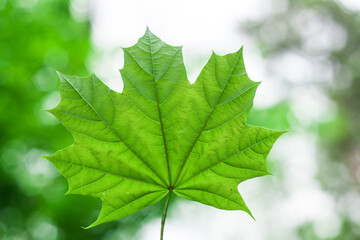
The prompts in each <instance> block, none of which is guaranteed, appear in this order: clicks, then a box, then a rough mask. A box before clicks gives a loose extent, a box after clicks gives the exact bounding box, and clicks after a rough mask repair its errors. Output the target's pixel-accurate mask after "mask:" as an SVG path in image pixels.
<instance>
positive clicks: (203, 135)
mask: <svg viewBox="0 0 360 240" xmlns="http://www.w3.org/2000/svg"><path fill="white" fill-rule="evenodd" d="M123 50H124V57H125V64H124V67H123V69H121V70H120V72H121V76H122V79H123V82H124V90H123V92H122V93H118V92H115V91H113V90H111V89H109V88H108V87H107V86H106V85H105V84H104V83H103V82H101V81H100V80H99V79H98V78H97V77H96V76H95V75H90V76H88V77H83V78H79V77H73V76H66V75H63V74H60V73H59V76H60V79H61V82H60V93H61V102H60V103H59V105H58V106H57V107H55V108H54V109H52V110H49V111H50V112H51V113H52V114H53V115H55V117H57V118H58V119H59V120H60V121H61V123H62V124H63V125H64V126H65V127H66V128H67V129H68V130H69V131H70V132H71V133H72V135H73V138H74V141H75V143H74V144H73V145H71V146H69V147H67V148H65V149H63V150H60V151H58V152H56V153H55V154H54V155H53V156H50V157H47V159H48V160H50V161H51V162H52V163H53V164H54V165H55V166H56V167H57V168H58V169H59V171H60V172H61V174H62V175H63V176H64V177H65V178H66V179H67V181H68V184H69V190H68V193H71V194H83V195H90V196H94V197H98V198H100V199H101V200H102V208H101V211H100V214H99V217H98V219H97V220H96V221H95V222H94V223H93V224H91V225H90V226H89V227H93V226H96V225H98V224H101V223H104V222H108V221H112V220H116V219H119V218H122V217H125V216H128V215H130V214H133V213H135V212H137V211H138V210H140V209H142V208H144V207H146V206H149V205H151V204H153V203H155V202H157V201H159V200H160V199H162V198H164V197H165V196H168V200H169V198H170V195H171V193H172V192H173V193H175V194H177V195H178V196H180V197H183V198H186V199H189V200H194V201H197V202H200V203H203V204H207V205H210V206H213V207H216V208H220V209H227V210H243V211H246V212H247V213H249V214H250V215H251V213H250V211H249V209H248V207H247V206H246V204H245V202H244V200H243V199H242V197H241V195H240V194H239V192H238V189H237V187H238V185H239V183H240V182H242V181H245V180H247V179H250V178H254V177H258V176H263V175H267V174H269V172H268V170H267V168H266V157H267V155H268V153H269V152H270V150H271V148H272V146H273V144H274V142H275V141H276V139H277V138H278V137H279V136H280V135H281V134H282V133H283V131H274V130H270V129H266V128H261V127H255V126H251V125H248V124H246V123H245V122H246V116H247V114H248V112H249V110H250V108H251V107H252V105H253V98H254V95H255V91H256V88H257V87H258V85H259V83H258V82H254V81H252V80H250V79H249V77H248V75H247V74H246V71H245V66H244V61H243V56H242V53H243V51H242V49H240V50H239V51H237V52H236V53H232V54H228V55H225V56H219V55H216V54H215V53H213V54H212V56H211V58H210V60H209V61H208V63H207V64H206V65H205V67H204V68H203V70H202V71H201V73H200V75H199V77H198V79H197V80H196V82H195V83H194V84H192V85H191V84H190V83H189V81H188V79H187V75H186V70H185V67H184V63H183V58H182V49H181V47H173V46H170V45H167V44H166V43H164V42H162V41H161V40H160V39H159V38H158V37H156V36H155V35H153V34H152V33H151V32H150V31H149V30H147V31H146V33H145V35H144V36H143V37H141V38H140V39H139V41H138V43H137V44H135V45H134V46H132V47H129V48H124V49H123ZM167 206H168V201H167V203H166V209H167ZM165 213H166V211H165Z"/></svg>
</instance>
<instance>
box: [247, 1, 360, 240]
mask: <svg viewBox="0 0 360 240" xmlns="http://www.w3.org/2000/svg"><path fill="white" fill-rule="evenodd" d="M341 2H342V1H325V0H305V1H302V0H286V1H273V3H276V4H278V5H276V4H275V5H274V6H273V8H274V9H276V11H274V12H273V13H271V14H269V15H266V16H264V17H262V18H261V19H258V20H254V21H249V22H246V23H242V24H241V26H240V30H241V31H245V32H246V33H248V34H249V35H250V36H251V38H252V39H253V40H254V41H256V44H257V46H258V47H259V48H260V49H261V53H262V54H263V57H264V59H267V60H268V62H270V64H269V66H268V72H273V73H274V68H273V66H274V64H276V63H274V61H275V60H277V59H281V58H283V59H290V60H292V59H291V58H286V57H288V56H297V57H298V59H301V60H302V59H305V61H306V62H309V63H310V65H312V68H315V70H316V71H317V73H316V74H309V75H307V76H311V77H310V78H309V79H306V80H305V81H302V82H298V81H292V82H291V83H290V84H292V85H298V86H300V85H302V87H303V88H305V89H306V88H308V89H309V90H310V89H311V87H312V86H315V87H317V88H318V89H319V91H323V92H325V93H326V95H327V96H328V97H329V98H330V99H331V101H332V102H334V103H335V104H334V106H330V110H331V111H332V112H333V114H332V116H331V117H328V118H324V119H322V120H321V121H315V122H313V123H312V126H311V127H309V128H308V129H307V131H310V132H313V133H314V134H315V135H316V136H318V137H319V141H320V145H321V151H322V155H323V156H322V157H320V158H319V159H318V162H319V164H320V168H319V171H318V179H319V181H320V183H321V184H322V188H323V189H324V190H325V191H327V192H329V193H331V194H332V195H333V196H334V198H335V199H336V201H338V205H337V210H338V212H337V213H336V214H337V215H338V217H339V219H341V221H342V223H341V226H342V227H341V230H340V233H339V234H337V235H336V236H335V237H332V238H323V237H322V236H320V235H319V234H317V233H316V231H315V232H314V223H312V222H307V223H306V224H304V225H301V226H299V229H298V233H299V237H300V239H339V240H340V239H341V240H343V239H346V240H347V239H348V240H355V239H359V238H360V232H359V231H357V230H356V229H359V227H360V226H359V223H357V222H356V221H354V217H353V216H352V214H351V211H352V209H353V206H354V204H356V201H357V200H356V199H355V198H354V196H357V195H358V192H359V182H360V125H359V122H360V98H359V96H360V45H359V42H360V28H359V26H360V13H359V12H357V11H355V10H354V9H351V8H348V7H347V6H346V5H343V4H342V3H341ZM344 2H346V1H344ZM291 54H292V55H291ZM295 60H297V59H295ZM296 63H299V64H298V66H297V67H298V68H300V69H298V71H297V72H296V73H298V72H299V73H302V72H306V71H307V70H308V69H307V68H305V67H303V66H304V65H302V64H301V63H302V62H301V61H298V62H296V61H295V64H296ZM318 66H320V67H319V68H317V67H318ZM322 66H325V67H324V68H321V67H322ZM316 68H317V69H316ZM324 69H326V70H329V69H330V72H326V71H324ZM283 70H286V69H283ZM280 71H282V70H280ZM296 73H293V74H296ZM277 74H279V72H277ZM302 76H303V75H302ZM283 78H286V77H283ZM282 80H284V82H285V81H286V79H282ZM298 100H299V101H301V99H300V98H298ZM313 101H315V102H316V101H318V99H316V98H315V99H313ZM319 101H320V100H319ZM323 108H325V106H323ZM279 121H282V120H281V119H279ZM262 124H265V123H262ZM314 125H315V126H314Z"/></svg>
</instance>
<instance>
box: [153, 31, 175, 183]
mask: <svg viewBox="0 0 360 240" xmlns="http://www.w3.org/2000/svg"><path fill="white" fill-rule="evenodd" d="M147 35H148V38H149V50H150V57H151V67H152V76H153V80H154V86H155V95H156V106H157V109H158V113H159V122H160V128H161V133H162V139H163V143H164V151H165V157H166V165H167V170H168V178H169V187H171V186H172V185H171V174H170V163H169V156H168V150H167V145H166V137H165V131H164V125H163V122H162V117H161V110H160V101H159V94H158V88H157V84H156V78H155V68H154V59H153V53H152V49H151V38H150V37H151V36H150V32H149V31H148V32H147Z"/></svg>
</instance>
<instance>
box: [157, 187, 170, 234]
mask: <svg viewBox="0 0 360 240" xmlns="http://www.w3.org/2000/svg"><path fill="white" fill-rule="evenodd" d="M172 192H173V188H172V187H170V188H169V194H168V195H167V198H166V202H165V206H164V212H163V215H162V219H161V233H160V240H163V239H164V227H165V220H166V214H167V210H168V207H169V202H170V197H171V194H172Z"/></svg>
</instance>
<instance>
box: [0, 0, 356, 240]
mask: <svg viewBox="0 0 360 240" xmlns="http://www.w3.org/2000/svg"><path fill="white" fill-rule="evenodd" d="M283 2H286V10H285V11H274V12H271V13H270V14H267V15H264V16H262V17H260V18H258V19H252V20H249V21H246V22H240V21H239V24H238V25H237V26H236V28H237V31H238V32H239V34H242V33H246V34H247V35H248V36H249V37H250V38H251V39H252V41H253V42H254V43H255V45H256V47H257V48H258V49H259V50H260V51H259V53H260V54H261V58H263V59H264V61H266V63H267V64H266V71H267V73H268V74H269V75H271V74H278V71H276V68H277V66H275V65H274V64H275V63H277V64H279V62H283V63H284V64H285V65H284V68H287V67H288V68H289V70H287V71H284V72H288V75H286V74H284V75H283V76H280V78H283V79H285V80H286V79H288V78H291V77H293V75H296V74H297V73H299V72H301V73H303V72H304V71H306V66H304V64H303V63H302V61H303V60H304V59H305V60H306V61H307V62H310V63H313V64H315V65H316V64H317V65H319V69H318V72H316V73H309V74H308V77H306V79H305V80H304V81H297V79H296V76H295V79H294V80H293V81H288V80H286V81H285V80H284V81H281V79H280V84H282V85H283V86H284V91H289V94H288V95H286V96H285V97H283V99H282V100H281V101H279V102H277V103H276V104H274V105H271V106H269V107H266V108H264V107H262V108H255V109H253V110H252V111H251V114H250V116H249V120H248V122H249V123H251V124H255V125H260V126H265V127H270V128H276V129H286V130H288V131H289V135H290V136H291V134H294V133H295V134H299V133H301V134H309V135H311V136H313V137H314V139H315V140H314V143H315V144H317V147H318V149H320V152H321V155H317V158H316V159H315V161H316V164H317V165H318V166H320V167H317V168H316V172H315V178H316V181H317V184H318V185H319V188H321V189H322V191H324V192H325V193H326V194H329V195H330V196H331V198H332V199H335V207H334V209H335V210H334V213H332V214H333V215H335V216H336V219H338V221H339V223H338V224H337V226H339V229H338V231H337V232H336V233H335V234H330V235H329V234H326V231H328V230H326V229H325V234H322V232H321V231H319V230H318V229H319V227H318V226H317V223H316V222H314V221H312V220H308V221H302V222H301V223H299V224H298V225H295V226H291V228H293V230H294V231H295V232H296V234H297V237H298V239H315V240H316V239H334V240H335V239H339V240H343V239H344V240H356V239H360V230H359V229H360V217H359V214H355V213H354V211H355V212H356V211H360V209H359V208H358V206H359V204H360V203H359V201H360V199H359V196H360V195H359V189H360V187H359V183H360V137H359V136H360V125H359V122H360V14H359V12H357V11H352V10H349V9H346V8H344V6H343V5H341V4H340V3H339V2H337V1H318V0H305V1H301V0H288V1H283ZM71 9H72V8H71V1H66V0H27V1H24V0H12V1H7V0H0V239H1V240H3V239H6V240H10V239H14V240H18V239H24V240H25V239H35V240H42V239H44V240H52V239H106V240H110V239H126V240H129V239H138V238H136V237H134V236H138V235H136V232H137V231H138V229H141V227H142V226H143V225H145V224H146V223H147V222H148V221H149V220H150V219H154V218H156V217H159V216H160V215H161V211H162V207H163V202H160V203H158V204H155V205H154V206H151V207H149V208H146V209H144V210H142V211H140V212H139V213H136V214H134V215H132V216H130V217H127V218H125V219H122V220H119V221H116V222H112V223H108V224H104V225H102V226H99V227H96V228H94V229H90V230H84V229H82V228H81V227H80V226H87V225H88V224H89V223H91V222H92V221H93V220H94V219H95V218H96V216H97V213H98V211H99V209H100V201H99V200H97V199H94V198H91V197H84V196H78V195H66V196H64V193H65V192H66V190H67V184H66V181H65V179H64V178H63V177H61V176H60V175H59V173H58V172H57V170H56V169H55V168H54V167H53V166H52V165H51V164H50V163H48V162H47V161H46V160H44V159H42V158H41V156H44V155H50V154H52V153H54V152H55V151H56V150H58V149H61V148H64V147H65V146H68V145H70V144H71V143H72V139H71V136H70V134H69V133H68V132H67V131H66V130H65V129H64V128H63V127H62V126H60V125H59V123H58V122H57V121H56V120H55V119H54V118H53V117H52V116H50V115H49V114H48V113H46V112H45V111H44V109H49V108H50V107H52V106H54V105H55V104H56V103H57V102H58V101H59V95H58V93H57V86H58V77H57V75H56V72H55V70H59V71H61V72H64V73H67V74H73V75H82V76H83V75H88V74H89V73H90V72H92V71H94V69H92V67H91V61H93V58H95V57H96V56H97V55H98V54H99V50H98V49H94V46H93V43H92V40H91V39H92V36H91V22H90V19H89V15H85V17H84V16H83V17H79V16H77V15H75V14H74V13H73V12H72V10H71ZM274 29H276V31H274ZM124 34H125V33H124ZM319 34H320V35H321V36H320V37H319ZM322 38H323V39H322ZM324 39H325V40H324ZM100 54H101V53H100ZM289 59H290V60H291V59H292V60H294V59H295V60H294V61H295V63H297V64H295V67H294V66H292V67H291V66H287V65H286V62H287V61H288V60H289ZM199 65H200V63H199ZM200 67H201V66H200ZM328 69H330V70H328ZM284 70H285V69H284ZM293 70H294V71H293ZM329 71H330V72H329ZM289 74H290V77H289ZM293 85H297V87H298V88H299V87H300V88H301V87H303V88H304V89H305V91H314V92H315V95H316V94H319V95H320V96H326V99H327V100H326V101H325V103H324V105H322V103H321V97H320V98H319V109H318V112H323V114H320V115H319V114H318V115H317V113H318V112H316V110H315V113H309V112H308V111H307V108H306V104H305V107H304V105H301V106H300V108H301V110H300V111H297V109H295V110H294V106H295V108H296V106H297V105H296V104H294V103H296V102H301V101H306V99H304V98H301V91H300V92H292V91H291V89H293V88H292V86H293ZM309 86H311V87H309ZM308 87H309V88H308ZM309 89H310V90H309ZM305 103H306V102H305ZM325 105H326V106H325ZM308 115H309V116H310V117H307V116H308ZM311 116H315V117H311ZM285 139H286V138H285ZM288 144H289V145H290V144H292V142H290V141H289V142H288ZM282 145H283V146H285V147H286V146H287V141H286V140H284V142H283V143H282ZM275 147H276V146H275ZM288 147H290V146H288ZM300 160H301V159H300ZM269 168H270V169H271V170H272V171H273V172H275V175H276V176H277V177H276V180H275V179H269V180H268V182H267V183H266V184H267V185H266V186H267V187H269V188H272V187H273V186H276V187H275V192H276V193H277V194H279V195H282V194H286V191H287V188H286V186H285V185H286V183H285V182H281V181H285V180H284V179H285V178H283V176H284V175H285V174H286V171H287V169H286V165H284V164H283V163H282V162H281V161H279V160H278V159H276V155H275V156H272V159H270V160H269ZM305 171H306V170H305ZM249 221H250V220H249ZM285 221H286V219H285ZM159 224H160V223H159ZM329 224H330V223H329ZM330 226H331V224H330ZM179 231H180V230H179ZM279 236H280V235H279ZM149 239H157V236H155V237H154V236H153V238H152V237H150V238H149ZM263 239H281V238H279V237H274V235H272V234H269V235H267V236H264V237H263ZM284 239H285V238H284Z"/></svg>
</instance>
